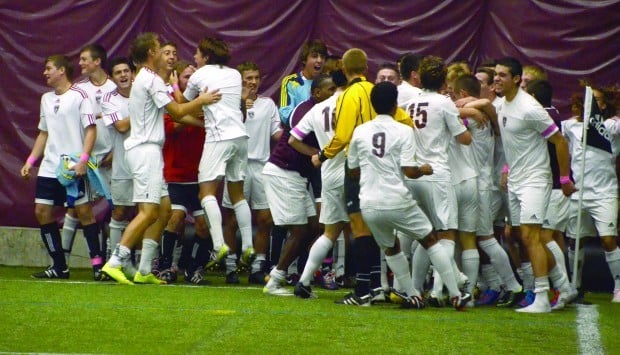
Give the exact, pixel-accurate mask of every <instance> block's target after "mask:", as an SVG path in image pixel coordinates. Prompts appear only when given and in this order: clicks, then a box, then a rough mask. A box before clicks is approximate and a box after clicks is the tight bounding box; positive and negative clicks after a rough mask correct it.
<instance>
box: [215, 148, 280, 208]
mask: <svg viewBox="0 0 620 355" xmlns="http://www.w3.org/2000/svg"><path fill="white" fill-rule="evenodd" d="M264 167H265V163H263V162H260V161H257V160H248V164H247V167H246V170H245V180H244V181H243V195H244V196H245V199H246V200H248V201H249V203H250V207H251V208H252V209H253V210H266V209H269V203H267V196H266V195H265V186H264V184H263V168H264ZM222 206H223V207H226V208H233V205H232V203H231V202H230V196H228V181H225V182H224V194H223V196H222Z"/></svg>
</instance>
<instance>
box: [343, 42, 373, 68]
mask: <svg viewBox="0 0 620 355" xmlns="http://www.w3.org/2000/svg"><path fill="white" fill-rule="evenodd" d="M342 66H343V67H344V71H345V73H347V74H365V73H366V70H367V69H368V56H366V52H364V51H363V50H361V49H359V48H351V49H349V50H348V51H346V52H344V55H343V56H342Z"/></svg>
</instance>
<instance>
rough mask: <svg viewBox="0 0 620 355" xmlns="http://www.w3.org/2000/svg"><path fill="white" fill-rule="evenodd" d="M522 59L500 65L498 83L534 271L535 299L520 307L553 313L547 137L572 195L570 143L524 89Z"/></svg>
mask: <svg viewBox="0 0 620 355" xmlns="http://www.w3.org/2000/svg"><path fill="white" fill-rule="evenodd" d="M521 74H522V67H521V63H520V62H519V61H518V60H516V59H514V58H510V57H506V58H503V59H500V60H498V61H497V62H496V65H495V85H496V86H497V87H499V88H500V89H501V92H502V94H503V95H504V102H503V103H502V104H501V106H500V108H499V110H498V115H497V116H498V121H499V127H500V131H501V138H502V143H503V145H504V150H505V154H506V162H507V164H508V167H509V169H510V170H509V173H508V195H509V203H510V215H511V218H510V219H511V222H512V225H513V226H520V234H521V235H520V239H521V242H522V244H523V245H524V246H525V247H526V249H527V253H528V255H529V257H530V260H531V262H532V269H533V272H534V277H535V280H534V293H535V294H536V295H535V299H534V302H533V303H532V304H531V305H529V306H527V307H524V308H519V309H517V311H518V312H524V313H546V312H550V311H551V306H550V304H549V298H548V297H547V292H548V291H549V278H548V269H547V259H546V255H545V249H544V247H543V245H542V243H541V241H540V232H541V229H542V224H543V221H544V218H545V214H546V211H547V206H548V203H549V197H550V195H551V171H550V169H549V153H548V152H547V147H546V144H545V139H546V140H548V141H549V142H551V143H552V144H553V145H555V150H556V153H557V157H558V165H559V170H560V181H561V184H562V186H561V188H562V192H563V193H564V195H565V196H570V195H571V194H572V193H573V192H574V191H575V186H574V185H573V183H572V181H571V180H570V177H569V174H570V161H569V155H568V144H567V142H566V140H565V139H564V137H563V136H562V134H561V133H560V132H559V130H558V127H557V126H556V125H555V123H554V122H553V120H552V119H551V117H549V114H547V112H546V111H545V109H544V108H543V107H542V106H541V105H540V104H539V103H538V102H537V101H536V99H534V98H533V97H531V96H530V95H528V94H527V93H526V92H525V91H523V90H522V89H520V87H519V83H520V82H521Z"/></svg>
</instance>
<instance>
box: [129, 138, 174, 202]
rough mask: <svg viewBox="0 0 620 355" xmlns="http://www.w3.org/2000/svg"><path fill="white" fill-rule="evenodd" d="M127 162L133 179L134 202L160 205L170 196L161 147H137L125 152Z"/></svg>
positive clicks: (143, 145)
mask: <svg viewBox="0 0 620 355" xmlns="http://www.w3.org/2000/svg"><path fill="white" fill-rule="evenodd" d="M125 160H126V162H127V168H128V169H129V171H130V172H131V176H132V179H133V202H135V203H141V202H148V203H155V204H159V203H160V201H161V198H162V197H164V196H168V189H167V186H166V183H165V182H164V159H163V157H162V154H161V146H159V145H157V144H141V145H138V146H135V147H133V148H131V149H129V150H128V151H126V152H125Z"/></svg>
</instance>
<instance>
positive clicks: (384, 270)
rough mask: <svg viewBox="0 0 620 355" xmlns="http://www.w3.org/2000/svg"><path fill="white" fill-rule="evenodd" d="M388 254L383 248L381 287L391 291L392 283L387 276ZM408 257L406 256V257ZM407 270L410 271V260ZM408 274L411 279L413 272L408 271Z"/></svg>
mask: <svg viewBox="0 0 620 355" xmlns="http://www.w3.org/2000/svg"><path fill="white" fill-rule="evenodd" d="M385 257H386V255H385V252H384V251H383V250H381V259H380V260H381V288H382V289H383V290H386V291H389V290H390V283H389V282H388V277H387V268H388V265H387V260H386V259H385ZM405 259H406V258H405ZM407 271H409V262H407ZM407 274H408V275H409V279H411V273H410V272H407Z"/></svg>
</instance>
